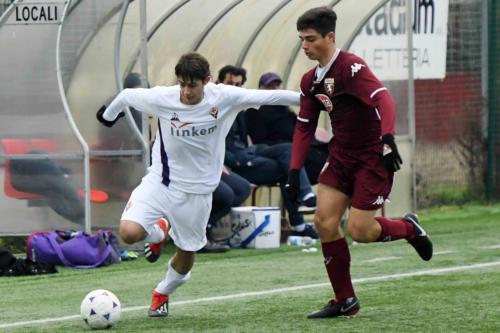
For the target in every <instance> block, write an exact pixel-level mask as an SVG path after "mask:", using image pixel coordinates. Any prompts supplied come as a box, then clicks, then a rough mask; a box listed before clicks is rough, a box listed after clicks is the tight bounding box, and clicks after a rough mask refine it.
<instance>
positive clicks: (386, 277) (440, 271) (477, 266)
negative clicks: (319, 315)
mask: <svg viewBox="0 0 500 333" xmlns="http://www.w3.org/2000/svg"><path fill="white" fill-rule="evenodd" d="M498 265H500V261H491V262H485V263H480V264H473V265H463V266H452V267H445V268H433V269H426V270H422V271H416V272H408V273H398V274H389V275H380V276H372V277H366V278H359V279H354V280H352V282H353V283H355V284H359V283H366V282H376V281H386V280H394V279H401V278H407V277H414V276H422V275H433V274H446V273H452V272H459V271H466V270H472V269H481V268H488V267H493V266H498ZM326 286H330V283H316V284H306V285H301V286H295V287H286V288H278V289H270V290H261V291H251V292H245V293H239V294H231V295H225V296H212V297H204V298H198V299H191V300H186V301H178V302H172V303H170V305H185V304H197V303H203V302H217V301H224V300H230V299H235V298H246V297H257V296H263V295H271V294H279V293H284V292H290V291H296V290H304V289H312V288H320V287H326ZM148 307H149V306H132V307H128V308H124V309H122V311H123V312H130V311H138V310H144V309H147V308H148ZM79 318H80V315H72V316H63V317H54V318H46V319H38V320H28V321H18V322H14V323H6V324H0V328H10V327H19V326H27V325H35V324H46V323H51V322H58V321H65V320H72V319H79Z"/></svg>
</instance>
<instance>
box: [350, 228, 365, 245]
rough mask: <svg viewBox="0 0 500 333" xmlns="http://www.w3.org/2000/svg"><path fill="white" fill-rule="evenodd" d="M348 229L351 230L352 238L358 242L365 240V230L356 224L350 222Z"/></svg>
mask: <svg viewBox="0 0 500 333" xmlns="http://www.w3.org/2000/svg"><path fill="white" fill-rule="evenodd" d="M347 231H348V232H349V235H351V238H352V240H354V241H356V242H361V241H363V232H362V230H361V229H360V228H358V227H357V226H356V225H353V224H349V226H348V227H347Z"/></svg>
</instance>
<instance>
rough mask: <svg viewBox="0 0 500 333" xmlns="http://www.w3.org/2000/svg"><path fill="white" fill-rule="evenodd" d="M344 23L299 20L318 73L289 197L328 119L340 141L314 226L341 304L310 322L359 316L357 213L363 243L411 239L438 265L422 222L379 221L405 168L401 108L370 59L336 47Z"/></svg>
mask: <svg viewBox="0 0 500 333" xmlns="http://www.w3.org/2000/svg"><path fill="white" fill-rule="evenodd" d="M336 21H337V15H336V14H335V12H334V11H333V10H331V9H328V8H326V7H319V8H313V9H310V10H308V11H306V12H305V13H304V14H303V15H302V16H301V17H299V19H298V20H297V30H298V32H299V38H300V40H301V41H302V49H303V50H304V52H305V54H306V56H307V57H308V58H309V59H311V60H317V61H318V65H317V66H316V67H315V68H313V69H311V70H310V71H308V72H306V73H305V74H304V75H303V76H302V81H301V83H300V89H301V97H300V112H299V115H298V118H297V120H298V121H297V124H296V127H295V133H294V137H293V148H292V160H291V163H290V172H289V177H288V182H287V185H286V186H287V189H288V195H289V196H290V198H291V199H292V200H294V199H295V198H296V197H297V193H298V188H299V185H300V184H299V176H298V170H299V169H300V168H301V167H302V166H303V165H304V160H305V157H306V156H307V152H308V150H309V146H310V144H311V141H312V139H313V138H314V132H315V129H316V126H317V123H318V118H319V115H320V112H321V111H322V110H323V111H326V112H328V115H329V116H330V121H331V126H332V130H333V135H334V136H333V138H332V139H331V141H330V143H329V156H328V159H327V162H326V164H325V166H324V168H323V170H322V172H321V174H320V175H319V178H318V181H319V186H318V205H317V210H316V215H315V217H314V222H315V224H316V228H317V230H318V234H319V237H320V239H321V246H322V250H323V256H324V262H325V267H326V271H327V272H328V277H329V279H330V282H331V284H332V287H333V291H334V298H333V299H332V300H331V301H329V302H328V304H327V305H326V306H325V307H324V308H322V309H321V310H319V311H316V312H313V313H311V314H309V315H308V318H326V317H338V316H352V315H355V314H356V313H357V312H358V311H359V309H360V304H359V301H358V299H357V297H356V295H355V293H354V289H353V286H352V281H351V275H350V261H351V257H350V253H349V247H348V245H347V242H346V239H345V237H344V235H343V233H342V229H341V223H340V222H341V218H342V215H343V214H344V212H345V210H346V209H347V208H348V207H349V205H350V206H351V208H350V213H349V220H348V231H349V234H350V235H351V237H352V238H353V240H355V241H358V242H364V243H369V242H387V241H393V240H398V239H406V240H407V241H408V242H409V243H410V244H411V245H412V246H413V247H414V248H415V250H416V251H417V253H418V254H419V256H420V257H421V258H422V259H423V260H430V259H431V257H432V242H431V239H430V238H429V236H428V235H427V233H426V232H425V230H424V229H423V228H422V227H421V226H420V224H419V221H418V219H417V216H416V215H415V214H412V213H408V214H406V215H405V216H404V217H403V218H402V219H400V220H391V219H388V218H385V217H375V213H376V211H377V209H379V208H380V207H381V206H382V205H383V203H384V200H385V199H387V198H388V196H389V193H390V192H391V187H392V181H393V177H394V172H395V171H397V170H399V168H400V165H401V164H402V160H401V157H400V156H399V153H398V148H397V146H396V143H395V141H394V134H395V122H396V121H395V120H396V108H395V104H394V100H393V99H392V97H391V95H390V94H389V92H388V90H387V88H385V87H384V86H383V85H382V83H381V82H380V81H379V80H378V79H377V78H376V77H375V75H374V74H373V73H372V72H371V70H370V69H369V68H368V66H367V65H366V63H365V62H364V61H363V59H361V58H359V57H357V56H356V55H354V54H351V53H348V52H344V51H341V50H340V49H338V48H337V47H336V44H335V24H336Z"/></svg>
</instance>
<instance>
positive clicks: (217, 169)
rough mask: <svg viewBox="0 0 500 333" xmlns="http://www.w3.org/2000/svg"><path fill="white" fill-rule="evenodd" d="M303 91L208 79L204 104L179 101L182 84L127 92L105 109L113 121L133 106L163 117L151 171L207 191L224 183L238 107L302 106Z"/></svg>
mask: <svg viewBox="0 0 500 333" xmlns="http://www.w3.org/2000/svg"><path fill="white" fill-rule="evenodd" d="M299 98H300V97H299V93H297V92H293V91H288V90H255V89H244V88H239V87H234V86H229V85H224V84H218V85H216V84H213V83H208V84H207V85H205V87H204V96H203V99H202V100H201V102H200V103H198V104H195V105H186V104H183V103H181V101H180V87H179V85H176V86H170V87H154V88H151V89H144V88H136V89H125V90H123V91H122V92H121V93H120V94H119V95H118V96H117V97H116V98H115V99H114V100H113V102H112V103H111V104H110V105H109V107H108V108H107V109H106V111H105V112H104V115H103V117H104V119H106V120H114V119H115V118H116V117H117V115H118V114H119V113H120V111H122V110H123V108H125V107H127V106H129V107H133V108H135V109H136V110H138V111H141V112H145V113H147V114H150V115H153V116H157V117H158V130H157V132H156V138H155V142H154V144H153V154H152V165H151V166H150V167H149V169H148V172H153V173H155V174H157V175H159V176H161V177H162V183H163V184H165V185H166V186H169V187H172V188H175V189H177V190H180V191H183V192H187V193H199V194H206V193H211V192H213V191H214V190H215V188H216V187H217V185H218V184H219V182H220V177H221V173H222V168H223V163H224V153H225V138H226V135H227V133H228V131H229V129H230V128H231V126H232V124H233V122H234V120H235V118H236V115H237V114H238V112H239V111H241V110H245V109H248V108H258V107H259V106H261V105H298V104H299Z"/></svg>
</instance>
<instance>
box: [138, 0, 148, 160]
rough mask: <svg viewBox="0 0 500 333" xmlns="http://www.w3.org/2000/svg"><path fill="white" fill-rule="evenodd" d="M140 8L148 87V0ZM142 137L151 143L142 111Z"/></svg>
mask: <svg viewBox="0 0 500 333" xmlns="http://www.w3.org/2000/svg"><path fill="white" fill-rule="evenodd" d="M139 9H140V28H141V55H140V61H141V73H142V76H143V80H145V81H146V82H142V86H143V87H146V86H147V85H148V82H149V77H148V25H147V12H146V0H141V2H140V4H139ZM142 137H143V138H144V139H145V140H146V141H147V142H148V143H149V141H150V139H151V138H150V137H149V116H148V115H147V114H145V113H142ZM145 156H147V159H146V161H145V163H147V164H148V166H149V151H148V152H147V154H146V155H145Z"/></svg>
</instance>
